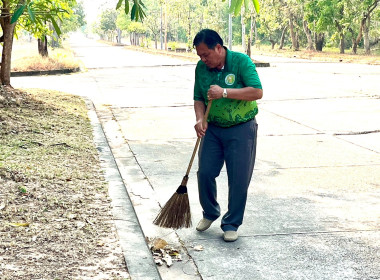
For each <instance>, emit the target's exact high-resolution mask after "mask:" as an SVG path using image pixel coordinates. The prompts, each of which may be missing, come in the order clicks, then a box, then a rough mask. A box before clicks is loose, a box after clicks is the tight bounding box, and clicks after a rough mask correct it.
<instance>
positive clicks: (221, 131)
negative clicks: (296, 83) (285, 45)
mask: <svg viewBox="0 0 380 280" xmlns="http://www.w3.org/2000/svg"><path fill="white" fill-rule="evenodd" d="M193 45H194V47H195V48H196V51H197V54H198V56H199V57H200V61H199V62H198V64H197V67H196V69H195V83H194V110H195V116H196V124H195V126H194V127H195V131H196V133H197V136H198V137H202V140H201V144H200V148H199V152H198V155H199V167H198V172H197V176H198V188H199V200H200V204H201V206H202V209H203V219H201V220H200V222H199V224H198V226H197V228H196V229H197V230H198V231H205V230H207V229H208V228H209V227H210V226H211V224H212V223H213V222H214V221H215V220H216V219H217V218H218V217H219V216H220V214H221V213H220V212H221V209H220V206H219V204H218V202H217V186H216V180H215V179H216V177H218V176H219V174H220V171H221V169H222V167H223V164H224V163H226V169H227V175H228V210H227V212H226V213H225V214H224V216H223V217H222V220H221V228H222V230H223V231H224V235H223V239H224V240H225V241H229V242H231V241H235V240H237V238H238V233H237V231H238V228H239V226H240V225H241V224H242V222H243V216H244V210H245V205H246V201H247V193H248V187H249V184H250V181H251V177H252V172H253V167H254V164H255V157H256V139H257V123H256V120H255V116H256V114H257V113H258V108H257V104H256V100H258V99H261V98H262V96H263V90H262V86H261V82H260V79H259V76H258V74H257V72H256V66H255V64H254V63H253V62H252V60H251V59H250V58H249V57H248V56H247V55H245V54H242V53H238V52H233V51H230V50H228V49H227V48H226V47H224V46H223V40H222V38H221V37H220V36H219V34H218V33H217V32H215V31H214V30H210V29H203V30H201V31H200V32H199V33H198V34H197V35H196V36H195V38H194V41H193ZM209 101H212V103H213V104H212V106H211V109H210V113H209V116H208V124H202V123H203V118H204V114H205V109H206V106H207V104H208V102H209ZM205 123H206V122H205Z"/></svg>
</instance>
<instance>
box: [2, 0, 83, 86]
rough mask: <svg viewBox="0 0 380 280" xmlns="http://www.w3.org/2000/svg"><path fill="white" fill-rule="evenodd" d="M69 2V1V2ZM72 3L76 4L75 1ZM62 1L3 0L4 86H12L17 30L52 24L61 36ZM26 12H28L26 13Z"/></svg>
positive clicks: (36, 28)
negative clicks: (13, 50) (57, 19)
mask: <svg viewBox="0 0 380 280" xmlns="http://www.w3.org/2000/svg"><path fill="white" fill-rule="evenodd" d="M67 1H69V0H67ZM70 2H73V3H76V2H75V0H70ZM61 4H62V2H61V1H53V0H45V1H31V0H2V1H1V6H0V8H1V17H0V23H1V28H2V30H3V35H2V36H1V37H0V42H2V43H3V52H2V60H1V72H0V79H1V83H2V84H3V85H10V74H11V58H12V47H13V37H14V35H15V30H16V28H18V27H19V26H18V24H20V23H21V25H20V27H21V26H23V27H28V28H30V29H31V30H32V29H33V28H35V30H38V29H39V28H41V29H42V28H43V27H42V26H45V23H47V22H50V23H51V24H52V25H53V27H54V29H55V30H56V32H57V34H58V35H60V34H61V31H60V29H59V27H58V24H57V22H56V20H55V18H56V17H58V14H60V13H63V12H65V10H64V9H63V8H61ZM25 11H26V12H25Z"/></svg>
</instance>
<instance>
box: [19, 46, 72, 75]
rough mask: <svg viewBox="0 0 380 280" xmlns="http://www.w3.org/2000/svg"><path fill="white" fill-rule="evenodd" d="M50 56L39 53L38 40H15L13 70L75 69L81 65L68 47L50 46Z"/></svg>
mask: <svg viewBox="0 0 380 280" xmlns="http://www.w3.org/2000/svg"><path fill="white" fill-rule="evenodd" d="M48 53H49V56H48V57H41V56H40V55H39V54H38V50H37V42H36V41H32V42H29V41H25V40H18V41H15V43H14V46H13V51H12V71H15V72H17V71H47V70H61V69H73V68H78V67H79V66H80V61H79V60H78V59H76V58H75V57H74V55H73V53H72V52H71V50H70V49H68V48H55V49H52V48H48Z"/></svg>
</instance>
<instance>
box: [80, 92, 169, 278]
mask: <svg viewBox="0 0 380 280" xmlns="http://www.w3.org/2000/svg"><path fill="white" fill-rule="evenodd" d="M83 99H84V100H85V102H86V105H87V108H88V118H89V119H90V121H91V125H92V127H93V135H94V144H95V145H96V146H99V145H105V146H107V149H101V150H99V149H98V151H99V157H100V162H102V159H103V161H104V162H103V164H104V165H101V166H102V168H104V169H105V170H106V169H107V168H108V169H112V170H114V171H115V173H117V175H116V176H115V175H114V174H113V175H112V178H111V177H110V176H107V174H104V178H105V180H106V181H107V182H108V183H115V182H117V183H121V184H122V185H123V186H124V188H123V190H124V192H125V194H126V199H124V200H123V205H113V204H112V201H111V202H110V205H111V208H112V210H111V213H112V214H113V219H112V222H113V224H114V226H115V229H116V232H117V235H118V238H119V241H118V242H119V244H120V247H121V249H122V252H123V256H124V260H125V263H126V266H127V270H128V273H129V275H130V277H131V279H136V280H162V278H161V275H160V273H159V271H158V268H157V266H156V264H155V263H154V261H153V258H152V253H151V251H150V249H149V248H148V244H147V242H146V239H145V235H144V232H143V230H142V227H141V224H140V222H139V220H138V217H137V213H136V210H135V208H134V206H133V203H132V200H131V198H130V196H129V194H128V191H127V188H126V186H125V184H124V181H123V179H122V177H121V173H120V169H119V167H118V165H117V162H116V159H115V156H114V155H113V154H112V149H111V147H110V145H109V142H108V140H107V137H106V135H105V131H104V128H103V126H102V123H101V122H100V120H99V118H98V114H97V112H96V108H95V105H94V103H93V102H92V101H91V100H90V99H89V98H86V97H83ZM115 195H116V193H113V194H112V193H111V191H110V189H109V196H110V198H111V199H117V198H118V197H116V196H115ZM114 209H119V210H120V209H121V210H122V211H123V214H124V215H126V216H128V218H129V219H117V218H116V216H115V214H114V213H113V210H114ZM128 222H130V223H133V224H134V225H133V226H131V225H130V224H128ZM131 239H132V240H134V241H133V242H130V241H129V240H131ZM132 243H133V244H132Z"/></svg>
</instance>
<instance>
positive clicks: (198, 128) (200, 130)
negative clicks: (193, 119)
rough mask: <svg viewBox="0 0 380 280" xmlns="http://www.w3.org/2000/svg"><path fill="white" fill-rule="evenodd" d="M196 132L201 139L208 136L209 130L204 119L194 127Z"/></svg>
mask: <svg viewBox="0 0 380 280" xmlns="http://www.w3.org/2000/svg"><path fill="white" fill-rule="evenodd" d="M194 128H195V131H196V133H197V136H198V137H199V138H202V137H203V136H205V134H206V130H207V122H206V123H205V124H204V125H203V119H200V120H198V121H197V123H196V124H195V125H194Z"/></svg>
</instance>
